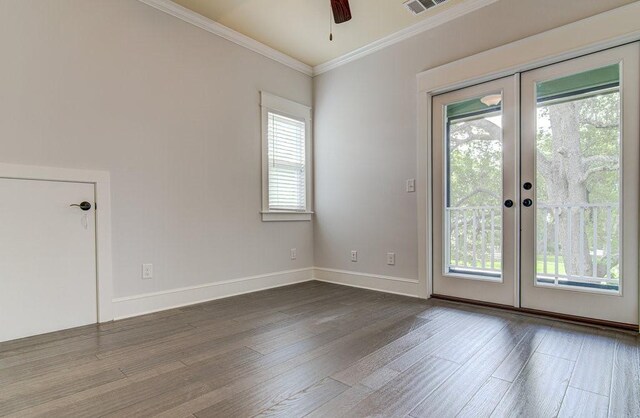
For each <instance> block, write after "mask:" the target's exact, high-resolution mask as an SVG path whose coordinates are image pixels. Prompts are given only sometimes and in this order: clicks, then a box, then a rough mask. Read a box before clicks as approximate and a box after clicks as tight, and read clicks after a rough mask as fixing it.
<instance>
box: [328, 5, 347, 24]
mask: <svg viewBox="0 0 640 418" xmlns="http://www.w3.org/2000/svg"><path fill="white" fill-rule="evenodd" d="M331 11H332V12H333V20H334V21H335V22H336V24H340V23H344V22H347V21H349V20H351V8H350V7H349V0H331Z"/></svg>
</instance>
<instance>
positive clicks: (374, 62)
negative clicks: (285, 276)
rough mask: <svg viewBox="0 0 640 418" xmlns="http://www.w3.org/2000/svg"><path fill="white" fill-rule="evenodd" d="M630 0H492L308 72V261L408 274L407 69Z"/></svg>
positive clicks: (413, 265) (410, 112)
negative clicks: (311, 255) (311, 154)
mask: <svg viewBox="0 0 640 418" xmlns="http://www.w3.org/2000/svg"><path fill="white" fill-rule="evenodd" d="M631 2H632V1H629V0H607V1H601V0H561V1H558V0H501V1H499V2H497V3H494V4H493V5H491V6H488V7H486V8H483V9H481V10H478V11H476V12H474V13H471V14H469V15H466V16H464V17H462V18H460V19H457V20H455V21H452V22H449V23H448V24H445V25H443V26H440V27H437V28H434V29H432V30H430V31H427V32H424V33H422V34H420V35H417V36H415V37H413V38H410V39H408V40H405V41H403V42H400V43H398V44H396V45H393V46H391V47H388V48H386V49H383V50H381V51H379V52H376V53H374V54H372V55H369V56H367V57H365V58H362V59H360V60H358V61H354V62H352V63H350V64H347V65H345V66H343V67H339V68H337V69H335V70H332V71H329V72H327V73H325V74H322V75H320V76H317V77H316V78H315V79H314V109H315V121H314V122H315V138H314V140H315V193H316V206H315V209H316V212H317V215H316V221H315V230H314V236H315V246H314V248H315V250H314V251H315V265H316V266H317V267H323V268H332V269H341V270H351V271H357V272H363V273H372V274H379V275H387V276H395V277H403V278H408V279H417V276H418V249H417V245H418V244H417V239H418V238H417V213H416V212H417V210H416V194H415V193H411V194H409V193H406V192H405V180H406V179H409V178H415V177H416V161H417V156H416V135H417V134H416V131H417V124H416V119H417V115H416V107H417V100H416V74H418V73H420V72H422V71H424V70H427V69H430V68H433V67H437V66H439V65H442V64H445V63H448V62H451V61H455V60H457V59H460V58H463V57H466V56H469V55H473V54H476V53H479V52H482V51H484V50H487V49H491V48H494V47H497V46H500V45H503V44H506V43H509V42H512V41H515V40H518V39H522V38H525V37H527V36H530V35H534V34H536V33H540V32H544V31H546V30H549V29H552V28H554V27H558V26H562V25H565V24H568V23H571V22H574V21H576V20H580V19H583V18H585V17H588V16H592V15H595V14H598V13H600V12H603V11H605V10H608V9H613V8H615V7H618V6H622V5H624V4H627V3H631ZM417 187H425V185H424V184H418V185H417ZM353 249H355V250H358V252H359V261H358V262H357V263H352V262H351V261H350V259H349V257H350V250H353ZM387 252H396V265H395V266H387V265H386V253H387Z"/></svg>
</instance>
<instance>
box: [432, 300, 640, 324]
mask: <svg viewBox="0 0 640 418" xmlns="http://www.w3.org/2000/svg"><path fill="white" fill-rule="evenodd" d="M431 297H432V298H433V299H440V300H446V301H450V302H459V303H466V304H469V305H476V306H484V307H487V308H496V309H502V310H507V311H513V312H519V313H523V314H529V315H534V316H540V317H543V318H552V319H558V320H561V321H564V322H571V323H577V324H581V325H589V326H595V327H605V328H614V329H617V330H623V331H632V332H635V333H637V332H638V331H639V327H638V325H634V324H627V323H624V322H614V321H606V320H603V319H595V318H586V317H583V316H575V315H566V314H561V313H557V312H547V311H539V310H537V309H529V308H516V307H514V306H509V305H502V304H499V303H492V302H483V301H480V300H473V299H465V298H458V297H455V296H447V295H438V294H433V295H431Z"/></svg>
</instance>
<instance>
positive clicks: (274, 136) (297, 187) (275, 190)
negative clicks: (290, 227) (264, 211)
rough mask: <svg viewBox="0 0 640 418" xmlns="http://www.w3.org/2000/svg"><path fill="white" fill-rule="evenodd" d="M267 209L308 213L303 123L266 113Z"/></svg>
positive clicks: (304, 127)
mask: <svg viewBox="0 0 640 418" xmlns="http://www.w3.org/2000/svg"><path fill="white" fill-rule="evenodd" d="M267 125H268V126H267V141H268V155H269V162H268V163H269V167H268V172H269V210H276V211H277V210H283V211H299V212H304V211H306V210H307V207H306V206H307V204H306V202H307V196H306V180H307V179H306V166H305V165H306V150H305V142H306V132H305V129H306V126H305V122H304V121H300V120H297V119H292V118H289V117H286V116H283V115H280V114H277V113H273V112H268V113H267Z"/></svg>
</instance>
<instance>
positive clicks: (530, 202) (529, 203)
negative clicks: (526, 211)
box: [522, 199, 533, 208]
mask: <svg viewBox="0 0 640 418" xmlns="http://www.w3.org/2000/svg"><path fill="white" fill-rule="evenodd" d="M522 204H523V205H524V206H525V207H527V208H528V207H529V206H531V205H533V200H531V199H524V200H523V201H522Z"/></svg>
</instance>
